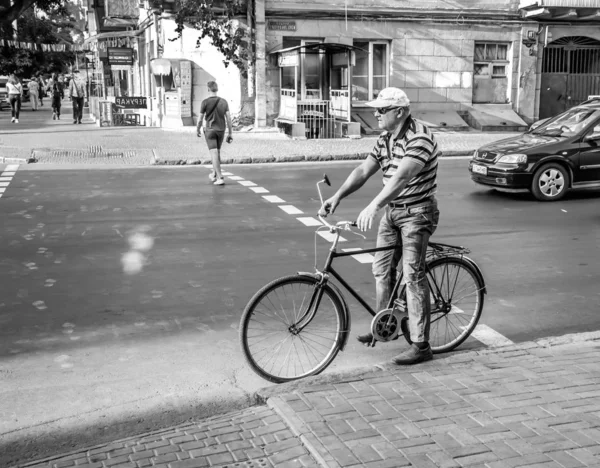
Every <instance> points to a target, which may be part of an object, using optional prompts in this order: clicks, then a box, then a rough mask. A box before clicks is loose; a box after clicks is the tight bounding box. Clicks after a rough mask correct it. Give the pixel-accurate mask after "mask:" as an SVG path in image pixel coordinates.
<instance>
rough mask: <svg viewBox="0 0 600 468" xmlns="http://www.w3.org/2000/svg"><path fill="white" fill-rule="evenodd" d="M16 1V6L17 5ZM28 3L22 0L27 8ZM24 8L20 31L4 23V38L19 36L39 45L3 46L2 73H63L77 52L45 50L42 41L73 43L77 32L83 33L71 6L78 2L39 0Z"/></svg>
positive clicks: (1, 33) (0, 31)
mask: <svg viewBox="0 0 600 468" xmlns="http://www.w3.org/2000/svg"><path fill="white" fill-rule="evenodd" d="M17 3H18V2H15V4H14V5H13V6H17ZM23 3H24V2H20V4H21V6H22V7H23V6H24V5H23ZM33 3H34V4H33V5H31V6H29V7H28V8H26V9H24V10H21V11H20V16H19V17H18V19H17V28H16V31H15V30H14V29H13V25H12V23H5V22H4V18H3V21H2V23H0V38H2V39H9V40H11V39H16V40H17V41H20V42H25V43H29V44H36V46H35V47H33V48H31V49H27V48H25V49H21V48H16V47H11V46H7V47H0V75H4V74H9V73H16V74H17V75H19V76H23V77H28V76H32V75H34V74H37V73H52V72H58V73H61V72H63V71H65V70H64V69H65V65H66V64H69V63H72V62H73V61H74V60H75V55H74V54H73V52H69V51H65V52H49V51H42V49H41V47H39V44H69V45H70V44H73V35H74V33H75V34H77V35H81V31H80V29H81V27H82V25H81V24H79V25H76V24H75V18H74V17H73V15H71V13H70V11H69V9H72V8H73V7H74V5H73V4H72V2H70V1H68V0H61V1H50V0H45V1H43V2H42V1H37V2H33Z"/></svg>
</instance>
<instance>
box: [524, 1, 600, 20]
mask: <svg viewBox="0 0 600 468" xmlns="http://www.w3.org/2000/svg"><path fill="white" fill-rule="evenodd" d="M519 9H520V10H521V15H522V16H523V17H524V18H528V19H535V20H541V21H574V22H575V21H598V22H599V23H600V2H599V0H520V2H519Z"/></svg>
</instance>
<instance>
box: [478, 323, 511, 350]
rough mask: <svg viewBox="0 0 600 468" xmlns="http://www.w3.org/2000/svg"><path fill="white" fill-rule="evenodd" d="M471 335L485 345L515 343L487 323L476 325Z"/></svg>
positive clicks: (508, 344) (493, 345)
mask: <svg viewBox="0 0 600 468" xmlns="http://www.w3.org/2000/svg"><path fill="white" fill-rule="evenodd" d="M471 336H472V337H473V338H475V339H476V340H477V341H480V342H481V343H483V344H484V345H486V346H490V347H496V346H510V345H514V344H515V343H514V342H513V341H511V340H509V339H508V338H506V337H505V336H504V335H501V334H500V333H498V332H497V331H495V330H493V329H492V328H490V327H488V326H487V325H477V326H476V327H475V330H473V333H471Z"/></svg>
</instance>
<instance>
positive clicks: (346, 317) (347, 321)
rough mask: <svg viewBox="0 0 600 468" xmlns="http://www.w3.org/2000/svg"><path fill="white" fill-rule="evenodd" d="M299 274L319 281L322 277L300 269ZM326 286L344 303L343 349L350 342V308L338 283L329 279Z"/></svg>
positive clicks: (341, 346) (341, 348)
mask: <svg viewBox="0 0 600 468" xmlns="http://www.w3.org/2000/svg"><path fill="white" fill-rule="evenodd" d="M298 275H300V276H309V277H311V278H314V279H316V280H318V281H320V280H321V277H320V276H319V275H317V274H316V273H310V272H307V271H299V272H298ZM326 287H329V288H330V289H331V292H332V293H333V295H334V296H336V297H337V299H338V300H339V301H340V304H342V317H343V320H344V323H342V330H343V331H342V336H341V339H340V351H343V350H344V348H345V347H346V343H348V337H349V336H350V327H351V319H350V311H349V309H348V304H346V300H345V299H344V296H343V295H342V292H341V291H340V289H339V288H338V287H337V285H335V284H333V283H332V282H331V281H328V282H327V286H326Z"/></svg>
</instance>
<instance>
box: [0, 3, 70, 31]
mask: <svg viewBox="0 0 600 468" xmlns="http://www.w3.org/2000/svg"><path fill="white" fill-rule="evenodd" d="M65 3H66V2H65V0H13V2H12V4H11V2H10V1H9V2H8V5H5V6H2V5H0V26H3V25H7V24H10V23H12V22H13V21H15V20H17V19H19V18H20V17H21V15H23V13H24V12H25V11H27V10H29V9H30V8H31V7H33V6H35V7H37V8H39V9H40V10H43V11H46V10H52V9H64V8H65ZM64 13H65V14H66V13H67V11H66V9H64Z"/></svg>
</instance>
